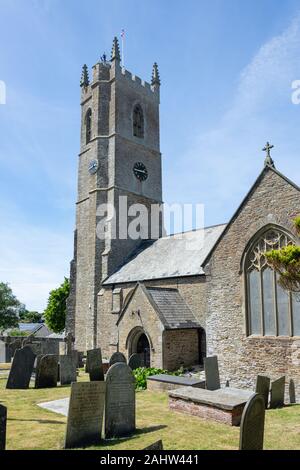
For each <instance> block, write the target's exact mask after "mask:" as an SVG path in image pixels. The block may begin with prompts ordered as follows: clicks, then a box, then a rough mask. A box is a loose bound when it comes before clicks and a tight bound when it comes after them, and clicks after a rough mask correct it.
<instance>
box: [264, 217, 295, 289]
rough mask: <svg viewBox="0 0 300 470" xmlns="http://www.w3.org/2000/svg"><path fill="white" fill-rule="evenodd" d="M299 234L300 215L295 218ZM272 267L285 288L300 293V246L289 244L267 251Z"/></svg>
mask: <svg viewBox="0 0 300 470" xmlns="http://www.w3.org/2000/svg"><path fill="white" fill-rule="evenodd" d="M293 222H294V224H295V228H296V231H297V234H298V235H300V216H299V217H296V218H295V219H294V221H293ZM266 258H267V260H268V262H269V264H270V265H271V266H272V268H273V269H274V270H275V271H276V272H277V273H278V274H279V280H278V282H279V284H280V285H281V287H283V289H285V290H288V291H291V292H296V293H298V294H299V293H300V246H297V245H287V246H285V247H283V248H280V249H278V250H271V251H268V252H267V253H266Z"/></svg>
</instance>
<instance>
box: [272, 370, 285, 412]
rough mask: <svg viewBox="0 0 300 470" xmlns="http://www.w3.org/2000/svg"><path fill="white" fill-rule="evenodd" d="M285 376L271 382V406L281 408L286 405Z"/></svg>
mask: <svg viewBox="0 0 300 470" xmlns="http://www.w3.org/2000/svg"><path fill="white" fill-rule="evenodd" d="M284 391H285V377H281V378H280V379H278V380H275V381H274V382H272V383H271V397H270V408H280V407H281V406H283V405H284Z"/></svg>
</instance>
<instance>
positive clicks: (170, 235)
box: [154, 222, 228, 242]
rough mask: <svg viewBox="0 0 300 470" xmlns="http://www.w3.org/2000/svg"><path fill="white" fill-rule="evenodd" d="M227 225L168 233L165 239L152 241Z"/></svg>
mask: <svg viewBox="0 0 300 470" xmlns="http://www.w3.org/2000/svg"><path fill="white" fill-rule="evenodd" d="M227 224H228V222H225V223H222V224H214V225H208V226H207V227H202V228H195V229H192V230H187V231H186V232H176V233H170V234H169V235H166V236H165V237H160V238H157V239H156V240H154V241H155V242H156V241H157V240H161V239H162V238H171V237H175V236H176V235H184V234H186V233H192V232H200V230H208V229H210V228H215V227H222V226H224V227H225V226H226V225H227Z"/></svg>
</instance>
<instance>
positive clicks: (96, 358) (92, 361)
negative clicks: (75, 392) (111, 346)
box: [87, 348, 104, 382]
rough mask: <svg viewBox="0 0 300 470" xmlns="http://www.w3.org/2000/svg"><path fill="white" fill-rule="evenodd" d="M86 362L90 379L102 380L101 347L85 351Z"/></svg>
mask: <svg viewBox="0 0 300 470" xmlns="http://www.w3.org/2000/svg"><path fill="white" fill-rule="evenodd" d="M87 363H88V370H89V375H90V381H91V382H93V381H95V380H104V373H103V364H102V355H101V349H100V348H98V349H90V350H89V351H87Z"/></svg>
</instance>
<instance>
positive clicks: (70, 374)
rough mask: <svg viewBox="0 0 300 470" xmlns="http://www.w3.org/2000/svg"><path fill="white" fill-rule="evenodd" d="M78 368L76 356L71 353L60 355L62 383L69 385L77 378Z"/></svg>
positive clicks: (60, 379)
mask: <svg viewBox="0 0 300 470" xmlns="http://www.w3.org/2000/svg"><path fill="white" fill-rule="evenodd" d="M76 372H77V370H76V363H75V361H74V358H73V357H72V356H70V355H64V356H60V357H59V376H60V377H59V381H60V385H69V384H71V383H72V382H76V380H77V373H76Z"/></svg>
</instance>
